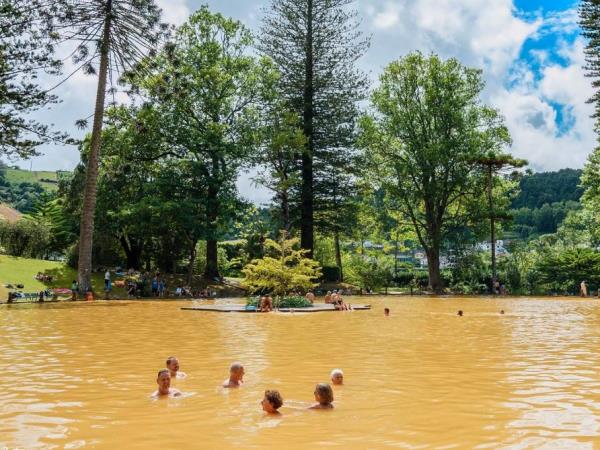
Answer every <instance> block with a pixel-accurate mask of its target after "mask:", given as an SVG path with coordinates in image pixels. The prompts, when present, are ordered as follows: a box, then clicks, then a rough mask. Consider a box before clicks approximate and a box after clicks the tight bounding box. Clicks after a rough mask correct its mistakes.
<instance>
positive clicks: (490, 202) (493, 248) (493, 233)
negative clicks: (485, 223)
mask: <svg viewBox="0 0 600 450" xmlns="http://www.w3.org/2000/svg"><path fill="white" fill-rule="evenodd" d="M492 183H493V178H492V165H491V164H490V165H489V166H488V186H487V194H488V206H489V209H490V244H491V251H492V295H496V289H495V284H496V221H495V219H496V217H495V216H494V198H493V195H492V194H493V193H492V189H493V186H492Z"/></svg>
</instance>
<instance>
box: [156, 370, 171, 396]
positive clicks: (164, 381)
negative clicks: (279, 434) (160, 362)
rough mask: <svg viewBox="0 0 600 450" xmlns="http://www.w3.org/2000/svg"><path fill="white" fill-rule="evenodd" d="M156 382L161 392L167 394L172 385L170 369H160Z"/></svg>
mask: <svg viewBox="0 0 600 450" xmlns="http://www.w3.org/2000/svg"><path fill="white" fill-rule="evenodd" d="M156 384H158V393H159V394H161V395H165V394H168V393H169V388H170V387H171V374H170V373H169V369H161V370H159V371H158V375H157V377H156Z"/></svg>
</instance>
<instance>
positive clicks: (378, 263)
mask: <svg viewBox="0 0 600 450" xmlns="http://www.w3.org/2000/svg"><path fill="white" fill-rule="evenodd" d="M344 266H345V268H346V269H345V270H346V280H347V281H348V282H350V283H353V284H356V285H358V286H360V287H362V288H365V289H367V288H368V289H372V290H377V289H380V288H383V287H388V286H390V285H391V283H392V280H393V277H394V263H393V261H392V259H391V258H390V257H389V256H386V255H375V254H373V255H362V254H351V255H347V256H346V258H345V262H344Z"/></svg>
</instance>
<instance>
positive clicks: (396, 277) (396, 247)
mask: <svg viewBox="0 0 600 450" xmlns="http://www.w3.org/2000/svg"><path fill="white" fill-rule="evenodd" d="M395 242H396V244H395V246H394V278H395V279H396V280H398V251H399V246H398V232H396V241H395Z"/></svg>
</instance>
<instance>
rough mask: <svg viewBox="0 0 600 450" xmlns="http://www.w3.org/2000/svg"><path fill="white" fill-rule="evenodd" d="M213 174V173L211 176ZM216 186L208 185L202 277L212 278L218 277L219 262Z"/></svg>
mask: <svg viewBox="0 0 600 450" xmlns="http://www.w3.org/2000/svg"><path fill="white" fill-rule="evenodd" d="M214 175H215V174H214V173H213V176H214ZM217 196H218V188H217V186H215V185H214V183H211V185H210V186H209V187H208V198H207V211H206V218H207V220H206V222H207V223H206V231H207V236H208V239H206V268H205V269H204V277H205V278H207V279H209V280H212V279H214V278H219V264H218V253H217V245H218V241H217V218H218V215H219V200H218V198H217Z"/></svg>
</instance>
